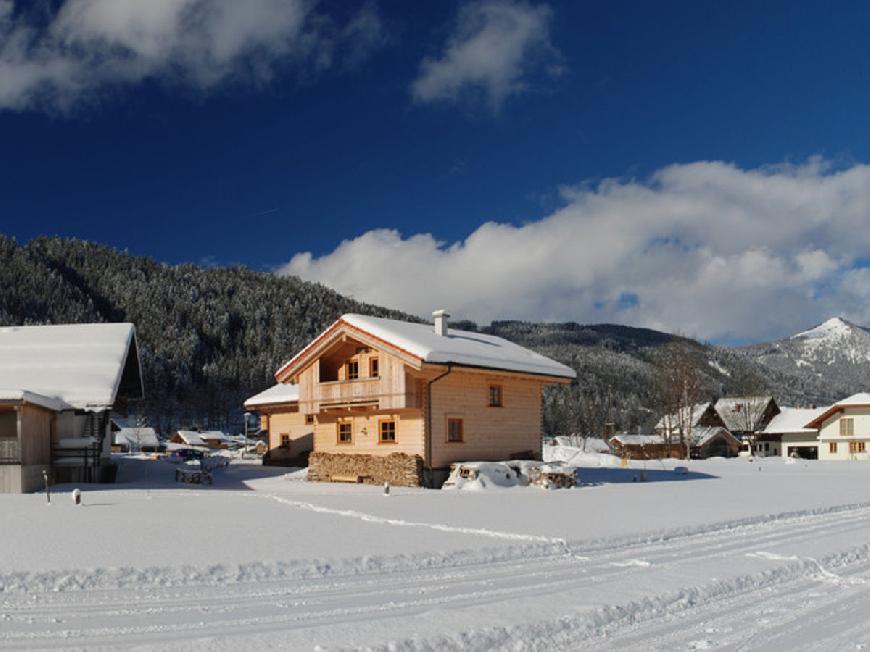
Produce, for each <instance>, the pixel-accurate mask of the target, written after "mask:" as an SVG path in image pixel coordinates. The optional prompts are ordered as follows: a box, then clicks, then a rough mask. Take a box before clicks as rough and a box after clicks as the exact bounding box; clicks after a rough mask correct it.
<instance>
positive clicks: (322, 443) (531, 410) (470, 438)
mask: <svg viewBox="0 0 870 652" xmlns="http://www.w3.org/2000/svg"><path fill="white" fill-rule="evenodd" d="M433 318H434V325H433V324H414V323H408V322H403V321H398V320H393V319H384V318H378V317H368V316H364V315H357V314H347V315H344V316H343V317H341V318H340V319H338V320H337V321H336V322H335V323H333V324H332V325H331V326H330V327H329V328H327V329H326V330H325V331H324V332H323V333H322V334H321V335H320V336H319V337H317V338H316V339H315V340H314V341H313V342H311V343H310V344H309V345H308V346H307V347H305V348H304V349H303V350H302V351H301V352H299V353H298V354H297V355H296V356H295V357H294V358H293V359H292V360H290V361H289V362H287V363H286V364H285V365H284V366H282V367H281V368H280V369H279V370H278V371H277V372H276V374H275V377H276V380H277V381H278V382H280V383H291V384H296V385H298V386H299V412H300V413H301V414H302V415H303V416H304V418H309V417H310V420H311V421H312V423H311V424H310V425H311V426H312V427H313V433H314V446H313V448H314V451H313V453H312V454H311V460H310V465H309V478H310V479H315V480H332V481H336V480H343V481H352V482H372V483H380V482H384V481H390V482H393V483H394V484H425V485H427V486H440V484H441V483H442V482H443V480H444V479H445V478H446V477H447V474H448V472H449V467H450V464H451V463H453V462H458V461H468V460H483V461H485V460H505V459H510V458H517V457H522V458H529V457H533V458H538V459H540V456H541V447H542V441H543V406H542V390H543V387H544V386H545V385H548V384H553V383H570V382H571V381H572V380H573V379H574V378H575V376H576V374H575V372H574V370H573V369H571V368H569V367H567V366H565V365H563V364H560V363H558V362H555V361H553V360H550V359H549V358H546V357H544V356H542V355H540V354H538V353H535V352H533V351H530V350H528V349H526V348H523V347H521V346H519V345H517V344H514V343H512V342H509V341H507V340H504V339H502V338H500V337H495V336H493V335H487V334H483V333H478V332H471V331H462V330H455V329H451V328H449V327H448V318H449V315H448V314H447V313H446V312H445V311H436V312H435V313H433ZM393 453H401V455H392V454H393Z"/></svg>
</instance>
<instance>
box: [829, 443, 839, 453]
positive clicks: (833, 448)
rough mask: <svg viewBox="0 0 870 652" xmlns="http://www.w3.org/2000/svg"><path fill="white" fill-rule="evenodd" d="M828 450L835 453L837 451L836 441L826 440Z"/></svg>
mask: <svg viewBox="0 0 870 652" xmlns="http://www.w3.org/2000/svg"><path fill="white" fill-rule="evenodd" d="M828 452H829V453H836V452H837V442H835V441H830V442H828Z"/></svg>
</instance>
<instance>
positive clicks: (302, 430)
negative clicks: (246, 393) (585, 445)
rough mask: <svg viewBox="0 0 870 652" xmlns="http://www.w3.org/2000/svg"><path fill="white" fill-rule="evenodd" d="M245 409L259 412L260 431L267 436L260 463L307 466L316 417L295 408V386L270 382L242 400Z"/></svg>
mask: <svg viewBox="0 0 870 652" xmlns="http://www.w3.org/2000/svg"><path fill="white" fill-rule="evenodd" d="M245 409H246V410H248V411H249V412H258V413H259V414H260V430H261V432H262V433H266V435H267V437H268V439H267V442H268V444H267V446H268V450H267V451H266V455H265V457H264V458H263V464H274V465H278V466H306V465H307V463H308V453H310V452H311V450H312V448H313V447H314V424H315V419H316V417H315V415H314V414H304V413H303V412H301V411H300V410H299V387H298V386H297V385H283V384H281V383H278V384H277V385H273V386H272V387H270V388H269V389H267V390H264V391H262V392H260V393H259V394H255V395H254V396H252V397H251V398H249V399H248V400H246V401H245Z"/></svg>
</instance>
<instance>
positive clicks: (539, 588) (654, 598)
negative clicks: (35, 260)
mask: <svg viewBox="0 0 870 652" xmlns="http://www.w3.org/2000/svg"><path fill="white" fill-rule="evenodd" d="M683 486H684V487H685V485H683ZM581 493H582V490H578V496H579V495H580V494H581ZM179 495H180V496H183V495H184V492H179ZM191 495H195V496H201V495H202V494H199V493H197V494H191ZM231 495H232V496H233V499H234V500H235V499H239V500H242V501H246V502H248V503H250V504H251V505H252V509H253V506H254V505H257V504H259V503H261V502H263V501H268V502H270V503H272V504H274V503H275V502H276V497H275V496H271V495H268V494H265V493H258V492H247V493H243V492H224V494H223V495H220V496H219V495H217V494H213V496H214V497H215V499H220V500H227V499H228V497H229V496H231ZM242 496H244V498H242ZM209 498H211V496H209ZM277 498H278V499H279V500H280V501H281V502H279V503H278V504H279V505H280V507H281V509H282V510H286V517H287V519H288V520H291V521H292V519H294V518H296V517H297V516H300V515H302V514H304V513H309V514H310V512H311V506H310V505H311V504H310V503H308V502H306V501H304V500H288V499H287V497H286V496H279V497H277ZM505 499H507V498H505ZM668 508H671V509H677V508H678V505H676V504H674V505H669V506H668ZM321 510H322V511H321V516H322V517H323V518H330V519H337V520H339V521H340V522H341V523H343V527H342V529H340V530H339V531H338V532H343V533H344V534H343V536H346V537H348V539H349V547H350V548H353V539H354V536H355V531H356V530H357V528H358V527H359V524H360V523H366V524H367V525H368V526H370V527H378V528H381V529H382V531H383V536H384V537H385V539H386V538H387V537H392V538H395V537H399V538H401V537H402V536H404V533H405V532H409V531H417V530H419V529H420V528H421V527H423V528H426V527H428V526H421V525H419V524H414V523H411V522H406V521H401V520H400V519H392V522H389V521H388V520H387V521H385V520H384V519H382V518H381V517H373V519H372V520H371V521H369V520H366V515H365V514H363V513H360V512H359V511H347V513H344V514H342V513H338V512H340V511H341V510H334V509H331V508H321ZM506 525H508V524H506ZM444 526H445V530H443V532H446V533H450V534H453V535H454V536H456V537H466V538H468V540H469V543H471V542H472V540H473V543H474V545H469V548H468V549H467V550H465V551H462V550H459V549H457V550H453V551H450V552H443V553H438V552H435V551H432V552H415V553H410V554H406V555H396V554H390V555H386V556H378V555H377V551H376V550H374V551H373V550H371V549H369V550H365V551H362V550H360V551H359V554H358V555H357V556H355V557H353V558H351V557H349V556H348V557H347V558H344V559H341V560H338V561H336V562H332V563H324V562H317V563H313V562H312V563H307V562H302V561H300V560H287V561H285V562H280V561H273V562H263V563H248V564H240V565H235V566H234V565H232V564H231V563H229V562H230V561H231V559H232V558H233V556H232V554H229V553H228V555H227V563H224V564H220V565H203V566H190V565H183V566H166V567H163V568H136V567H134V566H130V567H122V568H115V569H109V568H103V569H98V570H90V571H88V570H80V571H59V570H56V571H45V572H39V571H35V570H34V571H31V572H17V573H16V572H5V573H2V574H0V589H2V590H0V648H2V649H17V648H49V649H50V648H56V649H58V648H63V649H77V648H81V649H94V648H99V647H119V646H144V647H147V648H149V649H153V648H161V647H167V648H170V647H171V648H178V647H182V648H188V649H206V648H208V649H215V648H217V649H238V648H243V647H244V648H248V649H269V648H281V649H314V648H315V647H316V646H320V647H322V648H328V649H329V648H337V649H341V648H358V647H363V648H371V649H390V650H417V649H421V650H440V649H456V648H462V649H506V648H507V649H540V650H544V649H547V650H552V649H580V648H582V649H592V650H598V649H601V650H604V649H620V650H623V649H638V650H646V649H656V648H658V649H669V650H671V649H710V648H713V647H715V648H717V649H782V650H785V649H789V650H791V649H819V650H822V649H825V650H829V649H845V648H847V647H852V646H855V645H859V644H863V643H870V626H868V625H866V624H865V623H866V619H865V618H864V617H863V615H862V614H866V613H867V610H868V609H870V503H854V504H851V505H840V506H830V507H824V508H817V509H807V510H796V511H792V512H787V513H782V514H779V515H777V516H767V517H758V516H753V517H747V518H742V519H734V520H730V521H725V522H720V523H708V524H706V525H702V526H697V527H681V528H677V529H673V530H671V531H664V532H658V533H656V534H654V535H643V534H640V535H631V536H621V537H614V538H610V539H600V540H597V541H594V542H586V543H583V542H567V541H563V540H559V539H558V538H550V539H540V540H530V539H529V538H523V537H517V538H511V536H510V534H511V533H510V531H509V529H508V528H507V527H506V528H505V531H504V532H496V531H493V530H488V531H486V532H473V531H467V528H451V527H450V526H449V524H444ZM433 534H434V532H433ZM331 536H335V534H333V535H331ZM177 544H179V541H177V540H173V538H172V537H168V538H167V540H166V546H167V551H166V554H167V557H171V551H172V547H173V545H177ZM490 544H491V547H490ZM134 549H135V544H134V542H131V550H134ZM74 554H75V553H74V551H73V552H71V555H74ZM852 649H856V648H854V647H852Z"/></svg>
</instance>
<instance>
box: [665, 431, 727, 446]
mask: <svg viewBox="0 0 870 652" xmlns="http://www.w3.org/2000/svg"><path fill="white" fill-rule="evenodd" d="M719 435H723V436H724V437H725V438H726V439H730V440H732V441H734V442H735V443H737V439H736V438H735V437H734V435H732V434H731V433H730V432H728V429H727V428H723V427H722V426H707V427H699V428H693V429H692V446H704V445H705V444H707V443H708V442H710V441H712V440H713V439H715V438H716V437H718V436H719ZM677 441H679V439H678V440H677Z"/></svg>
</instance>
